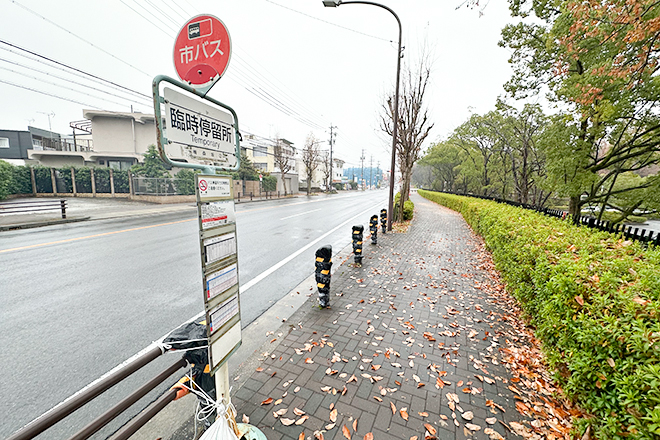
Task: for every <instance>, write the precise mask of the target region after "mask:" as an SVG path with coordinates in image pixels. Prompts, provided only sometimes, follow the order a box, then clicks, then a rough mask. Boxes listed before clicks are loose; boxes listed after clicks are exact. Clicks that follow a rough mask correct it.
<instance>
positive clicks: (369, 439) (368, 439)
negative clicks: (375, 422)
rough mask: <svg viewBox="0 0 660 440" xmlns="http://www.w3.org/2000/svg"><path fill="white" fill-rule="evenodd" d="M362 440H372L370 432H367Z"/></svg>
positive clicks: (372, 436)
mask: <svg viewBox="0 0 660 440" xmlns="http://www.w3.org/2000/svg"><path fill="white" fill-rule="evenodd" d="M362 440H374V435H373V434H372V433H370V432H367V433H366V434H365V435H364V438H363V439H362Z"/></svg>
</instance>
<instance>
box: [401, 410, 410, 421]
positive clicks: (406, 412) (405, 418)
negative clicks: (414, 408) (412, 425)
mask: <svg viewBox="0 0 660 440" xmlns="http://www.w3.org/2000/svg"><path fill="white" fill-rule="evenodd" d="M407 409H408V408H402V409H401V411H399V413H401V418H402V419H403V420H406V421H407V420H408V411H406V410H407Z"/></svg>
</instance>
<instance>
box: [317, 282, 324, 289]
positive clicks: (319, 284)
mask: <svg viewBox="0 0 660 440" xmlns="http://www.w3.org/2000/svg"><path fill="white" fill-rule="evenodd" d="M316 287H318V288H319V289H323V288H324V287H325V284H321V283H318V284H317V285H316Z"/></svg>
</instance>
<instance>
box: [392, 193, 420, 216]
mask: <svg viewBox="0 0 660 440" xmlns="http://www.w3.org/2000/svg"><path fill="white" fill-rule="evenodd" d="M400 199H401V193H396V194H395V195H394V217H392V218H393V219H395V220H396V219H397V218H398V212H399V205H400V203H399V200H400ZM414 212H415V204H414V203H413V202H412V201H411V200H406V202H405V203H404V204H403V220H404V221H406V220H412V218H413V215H414Z"/></svg>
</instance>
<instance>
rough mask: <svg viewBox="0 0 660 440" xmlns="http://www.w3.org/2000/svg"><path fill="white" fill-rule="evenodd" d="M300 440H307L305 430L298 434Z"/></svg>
mask: <svg viewBox="0 0 660 440" xmlns="http://www.w3.org/2000/svg"><path fill="white" fill-rule="evenodd" d="M298 440H305V431H303V432H301V433H300V435H299V436H298Z"/></svg>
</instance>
